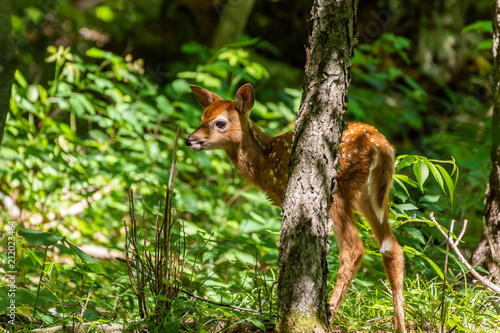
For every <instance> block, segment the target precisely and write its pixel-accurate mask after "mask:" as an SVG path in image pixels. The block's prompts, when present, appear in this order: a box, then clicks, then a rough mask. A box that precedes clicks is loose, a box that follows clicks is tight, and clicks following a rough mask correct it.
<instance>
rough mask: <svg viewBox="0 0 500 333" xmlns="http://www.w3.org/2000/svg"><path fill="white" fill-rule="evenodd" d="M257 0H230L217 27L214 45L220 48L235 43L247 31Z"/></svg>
mask: <svg viewBox="0 0 500 333" xmlns="http://www.w3.org/2000/svg"><path fill="white" fill-rule="evenodd" d="M254 4H255V0H228V1H227V3H226V4H225V6H224V10H223V11H222V15H221V18H220V21H219V24H218V25H217V28H216V29H215V35H214V42H213V46H214V47H215V48H220V47H222V46H224V45H226V44H228V43H233V42H236V41H237V40H238V38H239V37H240V36H241V35H242V34H243V32H244V31H245V27H246V26H247V22H248V17H249V16H250V13H251V12H252V9H253V6H254Z"/></svg>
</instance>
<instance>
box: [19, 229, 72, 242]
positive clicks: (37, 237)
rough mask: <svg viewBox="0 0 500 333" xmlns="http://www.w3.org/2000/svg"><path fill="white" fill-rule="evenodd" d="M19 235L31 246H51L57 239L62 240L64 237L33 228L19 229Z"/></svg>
mask: <svg viewBox="0 0 500 333" xmlns="http://www.w3.org/2000/svg"><path fill="white" fill-rule="evenodd" d="M17 233H18V234H19V236H22V237H24V238H25V239H26V241H27V242H28V243H29V244H30V245H33V246H39V245H43V246H51V245H54V244H55V243H57V242H59V241H62V242H63V241H64V240H65V239H66V237H64V236H61V235H58V234H54V233H52V232H46V231H38V230H33V229H19V231H18V232H17Z"/></svg>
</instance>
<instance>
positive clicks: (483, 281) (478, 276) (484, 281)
mask: <svg viewBox="0 0 500 333" xmlns="http://www.w3.org/2000/svg"><path fill="white" fill-rule="evenodd" d="M430 218H431V221H432V222H434V225H435V226H436V228H437V229H438V230H439V232H441V234H443V236H444V237H445V238H446V240H447V241H448V243H449V244H450V246H451V248H452V249H453V251H454V252H455V253H456V255H457V256H458V260H460V262H461V263H462V264H463V265H464V266H465V267H467V269H468V270H469V271H470V273H471V274H472V275H473V276H474V277H475V278H476V279H477V280H478V281H479V282H480V283H481V284H482V285H483V286H485V287H488V288H489V289H491V290H492V291H494V292H495V293H497V294H499V295H500V286H497V285H496V284H494V283H492V282H491V281H490V280H488V279H487V278H486V277H484V276H482V275H481V274H479V272H478V271H476V270H475V269H474V268H473V267H472V265H471V264H469V262H468V261H467V260H465V258H464V256H463V255H462V253H461V252H460V250H459V249H458V246H457V245H458V243H459V242H460V240H461V238H462V237H463V235H464V234H465V228H467V220H464V226H463V228H462V232H461V233H460V235H459V237H458V238H457V240H456V242H455V241H453V238H452V237H450V236H449V235H448V234H447V233H446V231H444V229H443V227H442V226H441V225H440V224H439V223H438V222H437V221H436V218H435V217H434V213H433V212H432V213H431V214H430Z"/></svg>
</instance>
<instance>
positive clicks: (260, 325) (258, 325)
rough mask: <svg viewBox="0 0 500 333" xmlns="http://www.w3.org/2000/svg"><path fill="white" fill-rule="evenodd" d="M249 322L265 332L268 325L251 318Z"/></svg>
mask: <svg viewBox="0 0 500 333" xmlns="http://www.w3.org/2000/svg"><path fill="white" fill-rule="evenodd" d="M249 320H250V321H251V322H252V324H254V325H255V326H257V327H258V328H260V329H261V330H263V331H265V330H266V325H264V323H263V322H261V321H260V320H258V319H256V318H249Z"/></svg>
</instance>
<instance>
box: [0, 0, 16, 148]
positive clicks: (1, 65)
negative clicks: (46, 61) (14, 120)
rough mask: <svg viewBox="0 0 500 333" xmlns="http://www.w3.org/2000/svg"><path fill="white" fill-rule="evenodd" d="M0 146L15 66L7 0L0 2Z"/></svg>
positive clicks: (8, 109)
mask: <svg viewBox="0 0 500 333" xmlns="http://www.w3.org/2000/svg"><path fill="white" fill-rule="evenodd" d="M0 8H2V10H0V145H1V144H2V138H3V130H4V128H5V121H6V119H7V114H8V113H9V111H10V92H11V88H12V82H14V72H15V71H16V66H17V54H16V49H15V47H14V42H13V40H12V33H11V32H12V24H11V22H10V10H9V2H8V0H0Z"/></svg>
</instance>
